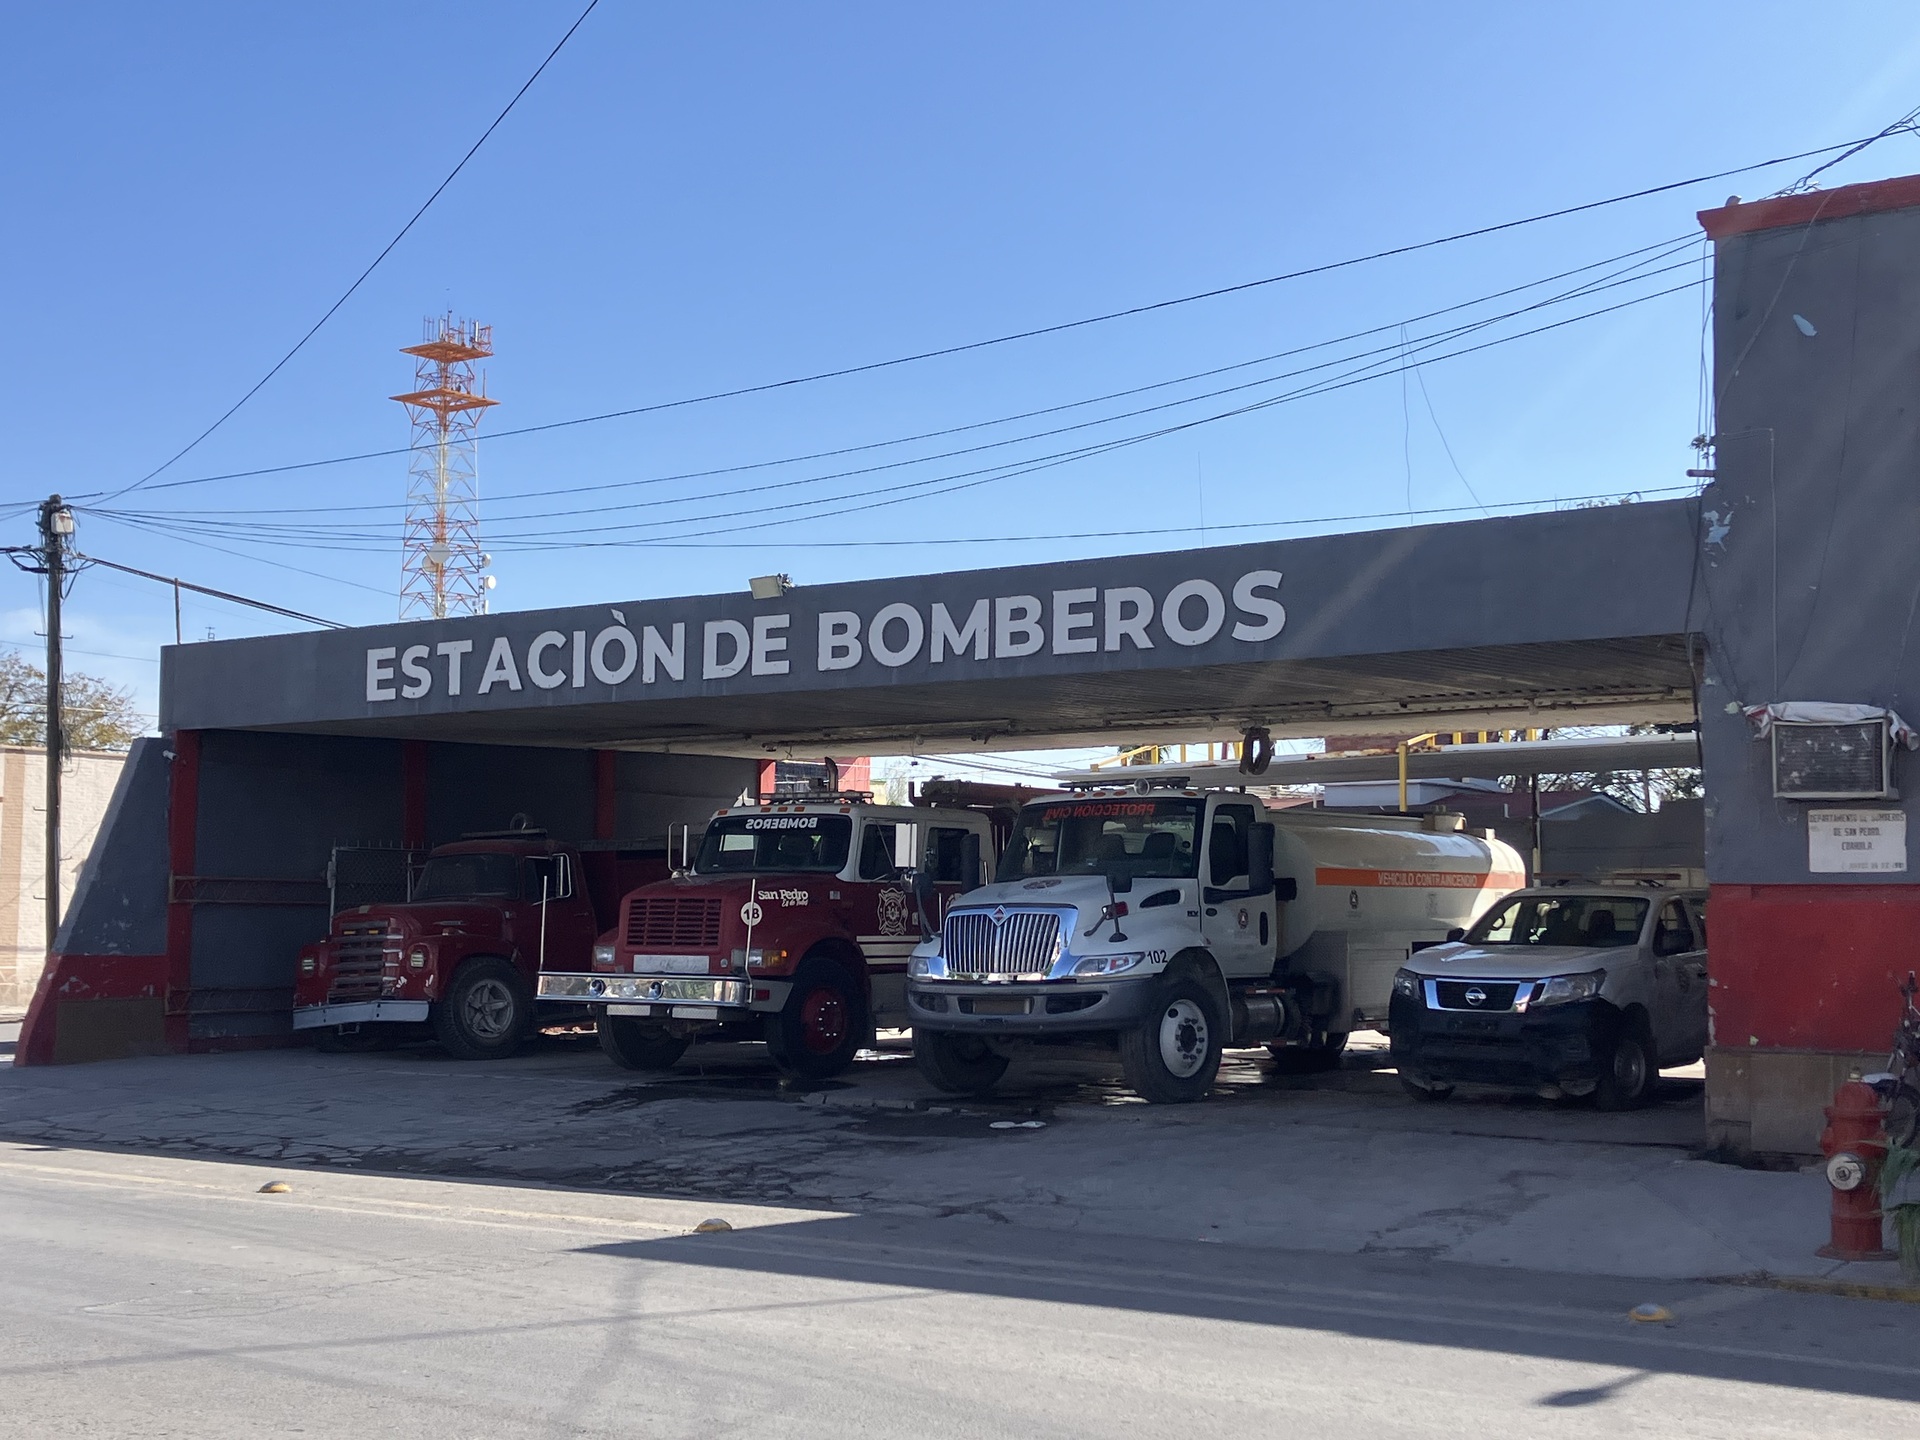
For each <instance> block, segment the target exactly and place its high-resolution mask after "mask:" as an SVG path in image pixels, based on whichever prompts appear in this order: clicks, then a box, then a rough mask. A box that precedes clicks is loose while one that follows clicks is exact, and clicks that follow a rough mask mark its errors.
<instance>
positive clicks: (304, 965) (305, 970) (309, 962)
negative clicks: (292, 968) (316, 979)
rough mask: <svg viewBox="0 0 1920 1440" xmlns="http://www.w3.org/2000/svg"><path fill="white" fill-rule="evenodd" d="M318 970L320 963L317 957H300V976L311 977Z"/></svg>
mask: <svg viewBox="0 0 1920 1440" xmlns="http://www.w3.org/2000/svg"><path fill="white" fill-rule="evenodd" d="M319 969H320V961H319V959H318V958H317V957H315V956H312V955H302V956H301V957H300V973H301V974H302V975H312V974H314V973H315V972H316V971H318V970H319Z"/></svg>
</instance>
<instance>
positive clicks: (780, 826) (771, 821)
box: [741, 815, 820, 830]
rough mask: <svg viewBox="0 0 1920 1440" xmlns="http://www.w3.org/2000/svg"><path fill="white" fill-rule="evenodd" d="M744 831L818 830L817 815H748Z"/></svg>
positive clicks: (818, 820)
mask: <svg viewBox="0 0 1920 1440" xmlns="http://www.w3.org/2000/svg"><path fill="white" fill-rule="evenodd" d="M741 828H742V829H745V830H818V829H819V828H820V817H819V816H818V815H749V816H748V817H747V823H746V824H745V825H744V826H742V827H741Z"/></svg>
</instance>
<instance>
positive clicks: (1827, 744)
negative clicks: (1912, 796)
mask: <svg viewBox="0 0 1920 1440" xmlns="http://www.w3.org/2000/svg"><path fill="white" fill-rule="evenodd" d="M1890 729H1891V727H1890V725H1889V723H1888V721H1887V720H1885V719H1874V720H1862V721H1857V722H1852V723H1847V724H1812V723H1807V722H1802V721H1788V720H1775V721H1774V722H1773V723H1772V726H1771V733H1772V738H1773V793H1774V794H1775V795H1776V796H1779V797H1781V798H1783V799H1787V800H1896V799H1898V798H1899V793H1900V792H1899V791H1897V790H1895V789H1894V788H1893V738H1892V735H1891V734H1890V733H1889V732H1890Z"/></svg>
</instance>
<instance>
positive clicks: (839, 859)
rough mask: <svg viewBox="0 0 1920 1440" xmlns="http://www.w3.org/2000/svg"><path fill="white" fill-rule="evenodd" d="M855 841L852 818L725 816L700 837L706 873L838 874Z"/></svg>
mask: <svg viewBox="0 0 1920 1440" xmlns="http://www.w3.org/2000/svg"><path fill="white" fill-rule="evenodd" d="M852 840H853V818H852V817H851V816H849V815H723V816H721V817H719V818H718V819H716V820H715V821H713V823H712V824H710V825H708V826H707V833H706V834H705V835H703V836H702V837H701V838H700V855H699V858H698V859H697V860H695V861H694V863H693V868H694V871H695V873H696V874H700V875H747V874H758V875H772V874H796V873H799V872H803V871H813V872H816V873H822V874H828V875H832V874H837V873H838V872H839V870H840V868H841V867H842V866H843V865H845V864H846V863H847V847H848V845H849V844H851V843H852Z"/></svg>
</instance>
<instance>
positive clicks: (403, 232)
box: [106, 0, 600, 500]
mask: <svg viewBox="0 0 1920 1440" xmlns="http://www.w3.org/2000/svg"><path fill="white" fill-rule="evenodd" d="M599 3H600V0H587V8H586V9H584V10H582V11H581V12H580V18H579V19H577V20H575V21H574V22H573V24H571V25H570V26H568V27H567V33H566V34H564V35H562V36H561V37H560V43H559V44H557V45H555V46H554V47H553V49H552V50H550V51H548V52H547V58H546V59H544V60H542V61H541V62H540V64H539V65H538V66H537V67H536V68H535V70H534V72H533V74H531V75H529V76H528V77H527V83H526V84H524V85H522V86H521V87H520V88H519V89H518V90H516V91H515V92H514V95H513V98H512V99H511V100H509V101H508V102H507V104H506V108H505V109H503V110H502V111H501V112H500V113H499V114H498V115H496V116H494V117H493V123H492V124H491V125H489V126H487V128H486V129H485V130H483V131H481V132H480V138H479V139H478V140H476V141H474V142H473V144H472V145H471V146H470V147H469V148H468V150H467V153H466V154H464V155H462V156H461V157H460V163H459V164H458V165H455V166H454V167H453V169H451V170H449V171H448V172H447V178H446V179H444V180H442V181H441V182H440V183H439V184H438V185H437V186H435V187H434V191H433V193H432V194H431V195H429V196H428V197H427V198H426V201H425V203H424V204H422V205H421V207H420V208H419V209H418V210H416V211H414V212H413V217H412V218H411V219H410V220H408V221H407V223H406V224H404V225H402V226H401V227H400V230H399V233H397V234H396V235H395V236H394V237H393V238H392V239H391V240H389V241H388V242H387V243H386V245H385V247H383V248H382V249H381V251H380V253H379V254H378V255H376V256H374V257H373V262H372V263H371V264H370V265H368V266H367V268H366V269H364V270H362V271H361V272H360V274H359V276H358V278H356V279H355V280H354V282H353V283H352V284H351V285H349V286H348V287H347V288H346V289H345V290H344V291H343V292H341V295H340V298H339V299H338V300H335V301H334V302H333V304H331V305H329V306H328V307H327V312H326V314H324V315H322V316H321V317H320V318H319V319H318V320H316V321H314V322H313V327H312V328H311V329H310V330H308V331H307V333H306V334H304V335H302V336H301V337H300V339H299V340H298V341H297V342H295V344H294V347H293V348H292V349H291V350H289V351H287V353H286V354H284V355H282V356H281V357H280V358H279V359H278V360H276V361H275V362H274V364H273V368H272V369H271V370H269V371H267V373H266V374H264V375H262V376H261V377H260V378H259V379H258V380H256V381H254V382H253V386H252V388H251V389H249V390H248V391H247V393H246V394H244V395H242V396H241V397H240V398H239V399H238V400H236V401H234V402H233V404H232V405H230V406H228V407H227V409H226V411H225V413H223V414H222V415H221V416H220V418H219V419H218V420H215V421H214V422H213V424H211V425H209V426H208V427H207V428H206V429H204V430H202V431H201V432H200V433H199V434H198V435H196V436H194V437H193V439H192V440H190V441H188V442H187V444H186V445H185V446H183V447H182V448H181V449H179V450H178V451H176V452H175V453H174V454H173V455H172V456H171V457H170V458H168V459H167V460H166V461H165V462H164V463H162V464H160V465H158V466H156V467H155V468H154V469H152V470H149V471H148V472H147V473H146V474H145V475H142V476H141V477H140V478H139V479H138V480H136V481H134V482H133V483H132V484H131V485H126V486H123V487H121V488H120V489H118V490H116V491H114V492H113V493H112V494H111V495H109V496H107V497H106V498H107V499H109V500H112V499H117V498H118V497H119V496H122V495H125V494H126V493H127V492H128V491H130V490H138V489H140V488H141V487H142V486H144V485H145V484H146V483H147V482H148V481H149V480H151V479H153V477H154V476H156V475H159V474H160V473H162V472H163V471H165V470H167V469H168V468H169V467H171V466H172V465H173V463H174V462H175V461H177V460H180V459H182V458H184V457H185V456H186V455H187V454H188V453H190V452H191V451H192V450H193V449H194V448H195V447H196V446H198V445H199V444H200V442H201V441H202V440H205V439H206V438H207V437H208V436H209V435H211V434H213V432H214V431H216V430H218V429H219V428H220V427H221V426H222V425H224V424H226V423H227V421H228V420H230V419H232V418H233V416H234V414H235V412H237V411H238V410H239V409H240V407H241V406H242V405H245V404H246V403H247V402H248V401H249V400H251V399H252V398H253V397H254V396H255V395H257V394H259V393H260V390H261V389H262V387H264V386H265V385H266V383H267V382H268V381H269V380H271V379H273V377H274V376H276V375H278V374H279V373H280V371H281V369H282V368H283V367H284V366H285V365H286V363H287V362H288V361H289V360H291V359H293V357H294V356H296V355H298V354H299V353H300V352H301V350H303V349H305V348H306V344H307V342H308V341H309V340H311V339H313V337H314V336H315V335H318V334H319V333H320V327H321V326H323V325H325V324H326V323H327V321H329V320H331V319H332V318H333V316H334V312H335V311H337V310H338V309H339V308H340V307H341V306H342V305H344V304H346V303H347V301H348V300H350V299H351V298H353V293H354V292H355V291H356V290H358V289H359V288H360V287H361V285H363V284H364V283H365V282H366V279H367V277H368V276H369V275H371V274H373V272H374V271H375V270H377V269H378V268H379V266H380V262H381V261H382V260H385V259H386V258H387V256H388V255H390V254H392V253H393V248H394V247H395V246H396V245H398V244H399V243H400V242H401V241H402V240H404V239H406V237H407V232H408V231H410V230H412V229H413V227H414V226H415V225H417V224H418V223H419V221H420V217H421V216H423V215H425V214H426V213H427V211H428V210H429V209H431V208H432V206H433V202H434V201H436V200H438V199H439V198H440V196H441V193H442V192H443V191H445V190H446V188H447V187H448V186H449V185H451V184H452V183H453V181H454V177H455V176H457V175H459V173H460V172H461V171H462V170H464V169H466V168H467V162H468V161H469V160H471V159H473V157H474V156H475V155H477V154H478V153H479V151H480V147H481V146H482V145H484V144H486V143H487V139H488V137H489V136H491V135H492V134H493V132H494V131H495V130H498V129H499V128H500V124H501V122H502V121H504V120H505V119H506V118H507V116H508V115H510V114H512V113H513V107H514V106H516V105H518V104H519V103H520V97H521V96H523V95H525V94H526V93H527V91H529V90H531V89H532V88H533V82H534V81H536V80H538V79H539V78H540V76H541V73H542V72H543V71H545V70H546V68H547V66H549V65H551V64H552V63H553V59H554V56H556V55H558V54H559V53H560V51H561V50H562V49H563V48H564V47H565V46H566V43H567V41H569V40H571V39H572V38H573V32H574V31H576V30H578V29H579V28H580V27H581V25H582V24H584V23H585V21H586V18H587V16H589V15H591V14H592V13H593V11H594V7H595V6H597V5H598V4H599Z"/></svg>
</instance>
